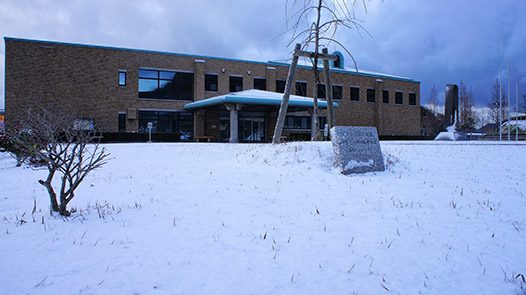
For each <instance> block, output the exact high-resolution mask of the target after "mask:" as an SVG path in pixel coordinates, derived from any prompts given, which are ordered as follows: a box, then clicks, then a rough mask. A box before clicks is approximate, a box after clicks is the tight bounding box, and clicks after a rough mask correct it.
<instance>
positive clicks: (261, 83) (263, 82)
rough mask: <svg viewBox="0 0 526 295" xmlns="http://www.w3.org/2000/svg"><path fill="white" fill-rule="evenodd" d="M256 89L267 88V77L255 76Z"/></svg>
mask: <svg viewBox="0 0 526 295" xmlns="http://www.w3.org/2000/svg"><path fill="white" fill-rule="evenodd" d="M254 89H258V90H267V79H265V78H254Z"/></svg>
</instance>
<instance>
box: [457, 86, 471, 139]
mask: <svg viewBox="0 0 526 295" xmlns="http://www.w3.org/2000/svg"><path fill="white" fill-rule="evenodd" d="M458 105H459V113H460V114H459V115H460V116H459V121H460V122H459V124H460V125H461V126H469V128H468V129H472V128H473V127H474V125H475V98H474V97H473V90H472V89H471V87H470V88H469V90H467V88H466V85H465V84H464V82H463V81H460V93H459V97H458Z"/></svg>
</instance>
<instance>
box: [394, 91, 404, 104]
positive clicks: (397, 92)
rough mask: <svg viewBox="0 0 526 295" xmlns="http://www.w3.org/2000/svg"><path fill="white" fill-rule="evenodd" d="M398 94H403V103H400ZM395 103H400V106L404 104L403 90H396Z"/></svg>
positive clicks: (402, 95)
mask: <svg viewBox="0 0 526 295" xmlns="http://www.w3.org/2000/svg"><path fill="white" fill-rule="evenodd" d="M398 94H400V95H401V98H400V99H401V100H402V102H401V103H398ZM395 105H398V106H403V105H404V92H403V91H401V90H395Z"/></svg>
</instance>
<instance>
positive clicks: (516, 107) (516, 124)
mask: <svg viewBox="0 0 526 295" xmlns="http://www.w3.org/2000/svg"><path fill="white" fill-rule="evenodd" d="M515 91H516V92H515V141H519V82H515Z"/></svg>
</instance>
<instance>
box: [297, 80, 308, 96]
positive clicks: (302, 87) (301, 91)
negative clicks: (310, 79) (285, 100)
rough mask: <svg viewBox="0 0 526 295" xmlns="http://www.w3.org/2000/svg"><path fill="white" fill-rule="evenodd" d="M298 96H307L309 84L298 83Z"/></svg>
mask: <svg viewBox="0 0 526 295" xmlns="http://www.w3.org/2000/svg"><path fill="white" fill-rule="evenodd" d="M296 95H299V96H307V82H296Z"/></svg>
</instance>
